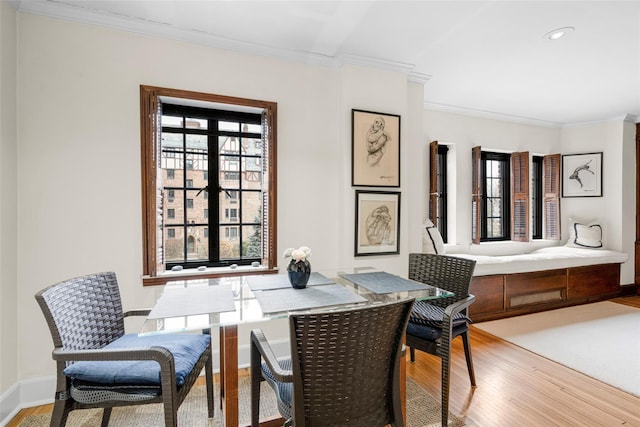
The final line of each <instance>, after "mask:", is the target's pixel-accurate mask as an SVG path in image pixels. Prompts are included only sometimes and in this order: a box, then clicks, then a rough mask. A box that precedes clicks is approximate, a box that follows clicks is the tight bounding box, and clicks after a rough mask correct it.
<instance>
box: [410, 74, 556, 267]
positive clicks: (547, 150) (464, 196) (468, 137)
mask: <svg viewBox="0 0 640 427" xmlns="http://www.w3.org/2000/svg"><path fill="white" fill-rule="evenodd" d="M426 87H427V89H428V87H429V86H428V84H427V86H426ZM423 128H424V134H425V135H426V139H425V140H424V144H425V145H428V144H429V142H431V141H438V142H439V143H442V144H450V145H451V146H453V152H452V153H451V155H453V156H454V162H453V164H451V163H450V167H449V169H450V170H449V175H453V176H455V178H456V185H455V187H454V188H455V200H453V201H452V202H454V203H455V209H453V210H451V209H450V211H449V216H448V221H449V235H450V236H454V238H453V239H455V240H453V239H450V241H449V242H448V244H447V250H448V251H452V252H471V253H484V254H506V253H516V252H522V251H523V249H522V246H523V245H528V246H531V247H532V248H533V247H534V246H540V245H544V244H549V243H548V242H530V243H526V244H523V243H519V242H491V243H482V244H480V245H471V149H472V148H473V147H475V146H478V145H479V146H481V147H482V149H483V150H496V151H508V152H513V151H529V153H530V155H534V154H535V155H544V154H554V153H559V152H560V130H559V129H558V128H552V127H543V126H534V125H529V124H521V123H512V122H505V121H499V120H493V119H488V118H483V117H474V116H470V115H464V114H457V113H450V112H444V111H438V110H433V109H425V110H424V121H423ZM427 158H428V154H426V157H425V160H424V162H425V167H426V169H427V171H428V169H429V165H428V162H427V160H426V159H427ZM451 166H454V169H453V170H451ZM452 187H453V186H452ZM449 197H451V195H449ZM424 212H428V211H427V210H425V211H424ZM423 220H424V218H423Z"/></svg>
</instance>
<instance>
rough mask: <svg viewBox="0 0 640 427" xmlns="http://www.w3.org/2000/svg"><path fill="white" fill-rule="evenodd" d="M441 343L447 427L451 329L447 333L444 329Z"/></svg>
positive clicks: (440, 351)
mask: <svg viewBox="0 0 640 427" xmlns="http://www.w3.org/2000/svg"><path fill="white" fill-rule="evenodd" d="M442 332H443V334H442V338H441V341H440V348H439V349H438V350H439V353H440V354H439V356H440V359H441V361H442V386H441V387H442V398H441V407H442V414H441V416H442V425H443V427H445V426H446V425H447V424H448V422H449V389H450V386H451V372H450V371H451V335H452V334H451V328H450V329H449V330H448V331H447V329H446V328H444V329H443V331H442Z"/></svg>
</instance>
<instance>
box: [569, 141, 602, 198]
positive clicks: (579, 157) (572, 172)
mask: <svg viewBox="0 0 640 427" xmlns="http://www.w3.org/2000/svg"><path fill="white" fill-rule="evenodd" d="M601 196H602V152H599V153H585V154H563V155H562V197H601Z"/></svg>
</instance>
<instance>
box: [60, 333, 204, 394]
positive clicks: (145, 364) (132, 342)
mask: <svg viewBox="0 0 640 427" xmlns="http://www.w3.org/2000/svg"><path fill="white" fill-rule="evenodd" d="M210 342H211V337H210V336H209V335H207V334H160V335H145V336H138V334H127V335H123V336H121V337H120V338H118V339H117V340H115V341H113V342H111V343H110V344H108V345H106V346H105V347H103V348H104V349H123V348H148V347H152V346H159V347H164V348H166V349H167V350H169V351H170V352H171V354H173V358H174V363H175V368H176V384H177V385H178V387H179V386H182V385H183V384H184V382H185V380H186V378H187V377H188V376H189V374H190V373H191V371H192V370H193V367H194V366H195V364H196V363H197V362H198V359H199V358H200V356H201V355H202V353H204V351H205V350H206V349H207V346H208V345H209V343H210ZM64 374H65V375H66V376H68V377H71V378H75V379H78V380H81V381H87V382H91V383H98V384H134V385H160V384H161V382H160V364H159V363H158V362H155V361H153V360H140V361H130V360H125V361H97V362H75V363H73V364H71V365H69V366H67V367H66V368H65V370H64Z"/></svg>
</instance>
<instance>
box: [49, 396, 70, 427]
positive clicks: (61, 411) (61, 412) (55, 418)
mask: <svg viewBox="0 0 640 427" xmlns="http://www.w3.org/2000/svg"><path fill="white" fill-rule="evenodd" d="M69 412H71V400H60V399H56V400H55V403H54V405H53V413H52V414H51V423H50V426H51V427H64V426H66V425H67V418H68V417H69Z"/></svg>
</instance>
